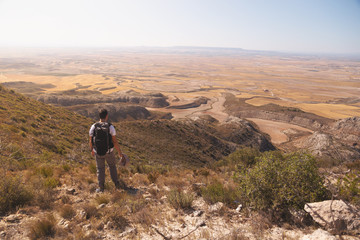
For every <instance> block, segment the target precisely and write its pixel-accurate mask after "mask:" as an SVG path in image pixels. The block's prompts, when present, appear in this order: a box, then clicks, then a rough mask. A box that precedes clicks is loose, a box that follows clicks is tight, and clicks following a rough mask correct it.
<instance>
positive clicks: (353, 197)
mask: <svg viewBox="0 0 360 240" xmlns="http://www.w3.org/2000/svg"><path fill="white" fill-rule="evenodd" d="M338 189H339V195H340V198H341V199H344V200H346V201H348V202H351V203H353V204H355V205H360V176H359V174H356V172H355V173H348V174H346V176H344V177H343V178H341V179H339V180H338Z"/></svg>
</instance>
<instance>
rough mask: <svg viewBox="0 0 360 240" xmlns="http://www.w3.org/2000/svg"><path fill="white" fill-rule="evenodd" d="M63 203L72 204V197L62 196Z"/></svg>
mask: <svg viewBox="0 0 360 240" xmlns="http://www.w3.org/2000/svg"><path fill="white" fill-rule="evenodd" d="M61 202H62V203H63V204H70V203H71V199H70V197H69V196H67V195H62V196H61Z"/></svg>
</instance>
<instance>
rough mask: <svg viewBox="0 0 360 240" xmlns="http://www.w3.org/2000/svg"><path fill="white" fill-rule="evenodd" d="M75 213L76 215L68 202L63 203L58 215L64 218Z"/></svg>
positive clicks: (70, 216)
mask: <svg viewBox="0 0 360 240" xmlns="http://www.w3.org/2000/svg"><path fill="white" fill-rule="evenodd" d="M75 215H76V212H75V210H74V208H73V207H72V206H71V205H69V204H65V205H63V206H62V207H61V208H60V216H61V217H63V218H65V219H71V218H73V217H74V216H75Z"/></svg>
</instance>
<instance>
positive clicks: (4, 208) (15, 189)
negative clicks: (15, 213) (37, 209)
mask: <svg viewBox="0 0 360 240" xmlns="http://www.w3.org/2000/svg"><path fill="white" fill-rule="evenodd" d="M32 198H33V193H32V192H31V191H30V190H29V189H28V188H27V187H26V186H24V184H23V183H22V182H21V179H20V178H19V177H10V176H7V177H3V178H2V179H0V214H1V215H3V214H5V213H7V212H9V211H12V210H14V209H16V208H17V207H20V206H23V205H25V204H27V203H29V202H30V201H31V200H32Z"/></svg>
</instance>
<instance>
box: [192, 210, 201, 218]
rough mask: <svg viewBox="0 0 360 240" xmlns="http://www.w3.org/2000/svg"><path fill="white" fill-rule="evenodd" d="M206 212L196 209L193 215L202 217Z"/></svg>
mask: <svg viewBox="0 0 360 240" xmlns="http://www.w3.org/2000/svg"><path fill="white" fill-rule="evenodd" d="M203 214H204V211H202V210H196V211H194V212H193V213H192V216H193V217H201V215H203Z"/></svg>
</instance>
